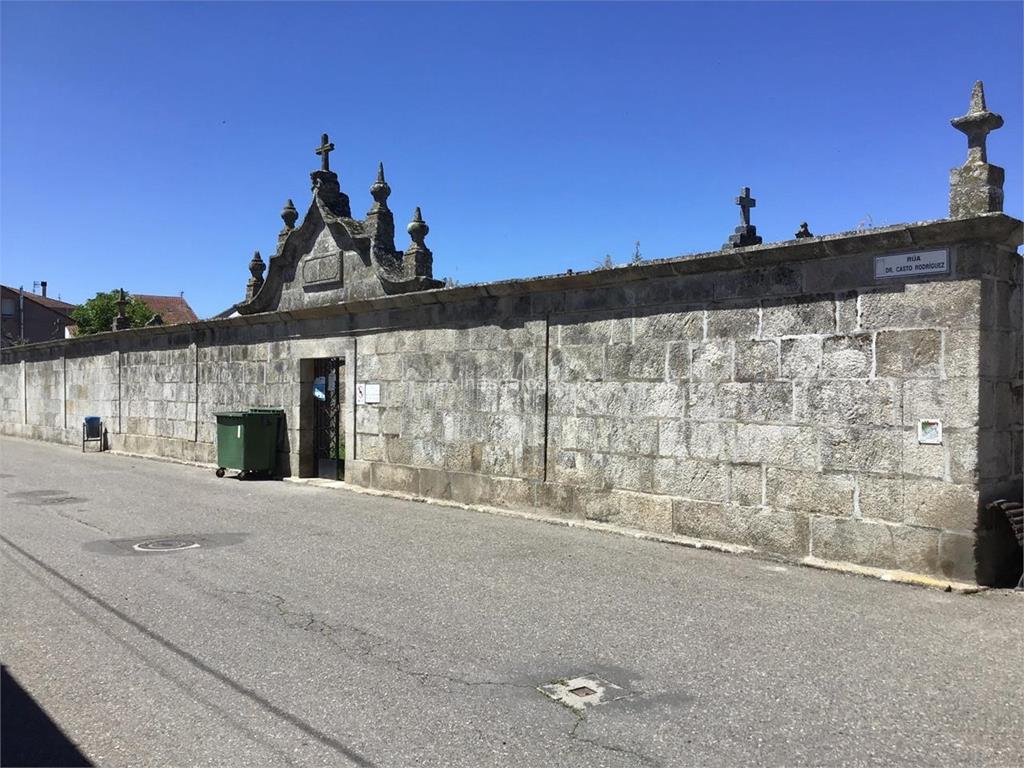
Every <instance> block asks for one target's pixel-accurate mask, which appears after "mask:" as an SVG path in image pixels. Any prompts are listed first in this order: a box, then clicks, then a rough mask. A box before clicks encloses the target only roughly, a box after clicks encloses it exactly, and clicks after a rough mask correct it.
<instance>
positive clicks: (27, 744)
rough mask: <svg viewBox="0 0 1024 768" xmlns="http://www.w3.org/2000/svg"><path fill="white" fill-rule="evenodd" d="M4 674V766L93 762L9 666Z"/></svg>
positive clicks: (0, 728) (0, 713)
mask: <svg viewBox="0 0 1024 768" xmlns="http://www.w3.org/2000/svg"><path fill="white" fill-rule="evenodd" d="M0 678H2V681H0V766H69V767H72V766H83V765H89V766H91V765H92V763H90V762H89V761H88V760H87V759H86V757H85V755H83V754H82V753H81V752H79V751H78V747H76V746H75V745H74V744H73V743H72V742H71V741H70V740H69V739H68V737H67V736H65V735H64V733H63V732H62V731H61V729H60V728H59V727H58V726H57V724H56V723H55V722H53V720H51V719H50V716H49V715H47V714H46V712H45V711H44V710H43V708H42V707H40V706H39V705H38V704H37V703H36V702H35V700H34V699H33V698H32V697H31V696H30V695H29V694H28V693H27V692H26V691H25V689H24V688H22V687H21V686H20V685H19V684H18V681H17V680H15V679H14V678H13V677H12V676H11V675H10V673H9V672H8V671H7V667H0Z"/></svg>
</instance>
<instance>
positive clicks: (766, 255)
mask: <svg viewBox="0 0 1024 768" xmlns="http://www.w3.org/2000/svg"><path fill="white" fill-rule="evenodd" d="M974 241H990V242H996V243H999V244H1005V245H1008V246H1011V247H1013V248H1016V247H1019V246H1020V245H1021V244H1022V243H1024V222H1021V221H1020V220H1018V219H1016V218H1014V217H1012V216H1008V215H1006V214H1005V213H988V214H983V215H980V216H974V217H971V218H962V219H938V220H934V221H921V222H915V223H911V224H895V225H892V226H888V227H878V228H875V229H867V230H858V231H852V232H840V233H836V234H831V235H821V236H817V237H809V238H802V239H794V240H782V241H778V242H775V243H767V244H764V245H753V246H747V247H745V248H729V249H727V250H717V251H707V252H704V253H696V254H686V255H682V256H674V257H670V258H666V259H651V260H648V261H643V262H641V263H639V264H627V265H621V266H617V267H611V268H599V269H594V270H590V271H587V272H574V273H572V274H564V273H563V274H558V275H544V276H539V277H530V278H516V279H512V280H499V281H496V282H490V283H474V284H471V285H464V286H463V285H460V286H456V287H452V288H436V289H432V290H426V291H417V292H413V293H402V294H396V295H391V296H382V297H378V298H368V299H354V300H351V301H347V302H342V303H339V304H330V305H325V306H317V307H308V308H302V309H295V310H290V311H277V312H266V313H260V314H251V315H240V316H238V317H228V318H219V319H210V320H200V321H198V322H194V323H188V324H180V325H163V326H146V327H142V328H132V329H128V330H122V331H107V332H104V333H96V334H90V335H89V336H82V337H72V338H70V339H56V340H50V341H40V342H36V343H33V344H25V345H22V346H18V347H8V348H6V349H4V350H3V352H2V361H3V362H16V361H18V360H20V359H22V358H23V357H24V355H23V354H22V353H24V352H43V351H45V350H53V351H56V350H63V351H64V352H65V353H66V352H72V351H74V352H77V351H78V349H79V348H80V347H82V346H84V345H88V344H96V343H99V344H109V343H110V342H111V341H113V340H114V337H117V338H118V339H121V338H125V339H126V340H127V339H128V338H131V339H133V340H135V339H142V338H146V337H158V336H163V335H169V334H175V333H190V332H193V331H196V330H206V329H210V330H213V329H225V328H232V327H243V326H251V325H265V324H271V323H277V322H283V321H289V320H313V319H319V318H328V317H338V316H345V315H358V314H362V313H366V312H375V311H381V310H393V309H408V308H413V307H420V306H429V305H437V304H456V303H461V302H468V301H474V300H479V299H485V298H502V297H506V296H521V295H525V294H532V293H544V292H556V291H564V290H582V289H588V288H600V287H606V286H614V285H623V284H628V283H632V282H636V281H640V280H648V279H651V278H657V277H678V276H683V275H696V274H701V273H706V272H722V271H729V270H742V269H756V268H760V267H771V266H778V265H780V264H792V263H801V262H808V261H814V260H818V259H828V258H835V257H842V256H854V255H859V254H863V253H871V252H873V251H876V252H893V251H900V250H909V249H917V248H926V247H930V246H938V245H952V244H954V243H964V242H974Z"/></svg>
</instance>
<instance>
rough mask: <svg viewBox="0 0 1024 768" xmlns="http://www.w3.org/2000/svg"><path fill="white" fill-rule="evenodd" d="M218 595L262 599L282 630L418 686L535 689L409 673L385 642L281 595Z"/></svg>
mask: <svg viewBox="0 0 1024 768" xmlns="http://www.w3.org/2000/svg"><path fill="white" fill-rule="evenodd" d="M218 591H220V592H227V593H229V594H239V595H247V596H255V597H261V598H263V599H266V600H268V601H269V602H270V603H271V605H272V606H273V607H274V610H275V611H276V612H277V615H278V616H279V617H280V619H281V620H282V621H283V622H284V623H285V625H286V626H288V627H291V628H293V629H298V630H301V631H303V632H309V633H310V634H312V635H316V636H319V637H323V638H324V639H325V640H327V641H328V642H330V643H331V644H332V645H334V646H335V647H336V648H338V649H339V650H341V651H342V652H343V653H346V654H355V655H357V656H358V657H359V658H360V659H361V660H363V661H365V662H367V663H371V664H372V663H376V664H383V665H385V666H387V667H390V668H391V669H393V670H394V671H395V672H397V673H399V674H402V675H408V676H410V677H414V678H416V679H417V680H419V681H420V682H421V683H427V682H429V681H431V680H445V681H447V682H450V683H457V684H460V685H465V686H501V687H507V688H523V689H530V690H532V689H533V688H534V687H535V686H533V685H532V684H524V683H513V682H511V681H506V680H473V679H468V678H464V677H460V676H458V675H454V674H451V673H449V672H430V671H427V670H421V669H410V668H409V667H408V666H407V662H406V661H405V660H404V659H400V658H398V659H396V658H393V657H390V656H389V654H388V652H387V650H386V649H385V646H386V645H387V644H388V641H387V640H386V639H385V638H383V637H381V636H380V635H376V634H374V633H372V632H369V631H367V630H365V629H361V628H359V627H356V626H353V625H351V624H331V623H328V622H326V621H324V620H323V619H321V618H317V615H316V614H315V613H313V612H310V611H300V610H294V609H292V608H289V607H288V601H287V600H286V599H285V598H284V597H282V596H281V595H278V594H275V593H273V592H259V591H229V590H218ZM345 633H348V634H351V635H354V637H353V638H352V641H353V642H351V643H346V642H344V641H343V640H342V637H341V635H342V634H345Z"/></svg>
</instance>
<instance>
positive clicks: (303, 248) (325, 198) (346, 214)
mask: <svg viewBox="0 0 1024 768" xmlns="http://www.w3.org/2000/svg"><path fill="white" fill-rule="evenodd" d="M333 146H334V145H333V144H330V142H329V140H328V138H327V136H326V135H325V136H324V137H323V141H322V144H321V147H319V148H318V149H319V151H318V154H321V157H323V166H322V167H321V169H320V170H318V171H314V172H313V173H311V174H310V177H311V179H312V181H313V199H312V201H311V203H310V206H309V209H308V211H307V212H306V215H305V217H304V218H303V220H302V223H301V224H300V225H299V226H298V228H295V227H294V225H295V222H296V220H297V218H298V217H297V211H296V210H295V207H294V205H293V204H292V202H291V200H289V201H288V202H287V203H286V204H285V207H284V209H283V210H282V211H281V218H282V220H283V221H284V223H285V227H284V229H283V230H281V232H280V233H279V235H278V246H277V251H276V253H275V254H274V255H273V256H272V257H271V258H270V260H269V263H268V266H267V276H266V279H265V280H264V282H263V283H262V285H261V286H259V289H258V291H257V292H256V293H255V295H252V296H251V298H249V299H248V300H247V301H244V302H242V303H240V304H237V305H236V307H235V308H236V309H237V311H238V312H239V313H240V314H253V313H256V312H273V311H275V310H278V309H294V308H297V307H306V306H320V305H323V304H336V303H339V302H343V301H347V300H349V299H352V298H372V297H374V296H384V295H386V294H393V293H403V292H408V291H419V290H428V289H431V288H439V287H441V285H442V283H441V282H440V281H437V280H434V279H433V276H432V271H433V270H432V261H433V260H432V256H431V253H430V250H429V249H428V248H427V247H426V245H425V244H424V242H423V238H424V237H425V236H426V232H427V227H426V224H425V223H424V222H423V221H422V219H421V218H420V216H419V209H417V212H416V216H415V217H414V221H413V223H412V224H410V230H409V231H410V233H411V234H412V235H413V241H414V242H413V244H412V245H411V246H410V247H409V249H408V250H407V251H406V252H404V253H403V252H401V251H396V250H395V245H394V231H395V224H394V215H393V214H392V213H391V210H390V209H389V208H388V207H387V198H388V195H390V193H391V188H390V187H389V186H388V184H387V182H386V181H385V180H384V168H383V165H382V166H381V167H380V168H379V169H378V173H377V181H376V182H375V183H374V184H373V186H372V187H371V188H370V194H371V195H372V197H373V200H374V202H373V205H372V207H371V208H370V211H369V212H368V213H367V214H366V218H365V219H362V220H360V219H353V218H352V217H351V211H350V207H349V199H348V196H347V195H345V194H344V193H343V192H342V191H341V187H340V184H339V183H338V176H337V174H336V173H334V172H333V171H331V170H329V168H328V160H327V158H326V156H325V154H324V153H325V152H329V151H330V150H332V149H333Z"/></svg>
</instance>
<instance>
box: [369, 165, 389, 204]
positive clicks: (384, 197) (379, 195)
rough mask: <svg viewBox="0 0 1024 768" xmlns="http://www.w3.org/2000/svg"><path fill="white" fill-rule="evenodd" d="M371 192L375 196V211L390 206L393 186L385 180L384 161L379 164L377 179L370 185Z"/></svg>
mask: <svg viewBox="0 0 1024 768" xmlns="http://www.w3.org/2000/svg"><path fill="white" fill-rule="evenodd" d="M370 194H371V195H372V196H373V211H377V210H379V209H381V208H387V207H388V197H389V196H390V195H391V186H390V185H389V184H388V183H387V182H386V181H385V180H384V163H380V164H379V165H378V166H377V180H376V181H375V182H373V186H372V187H370ZM373 211H371V213H372V212H373Z"/></svg>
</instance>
